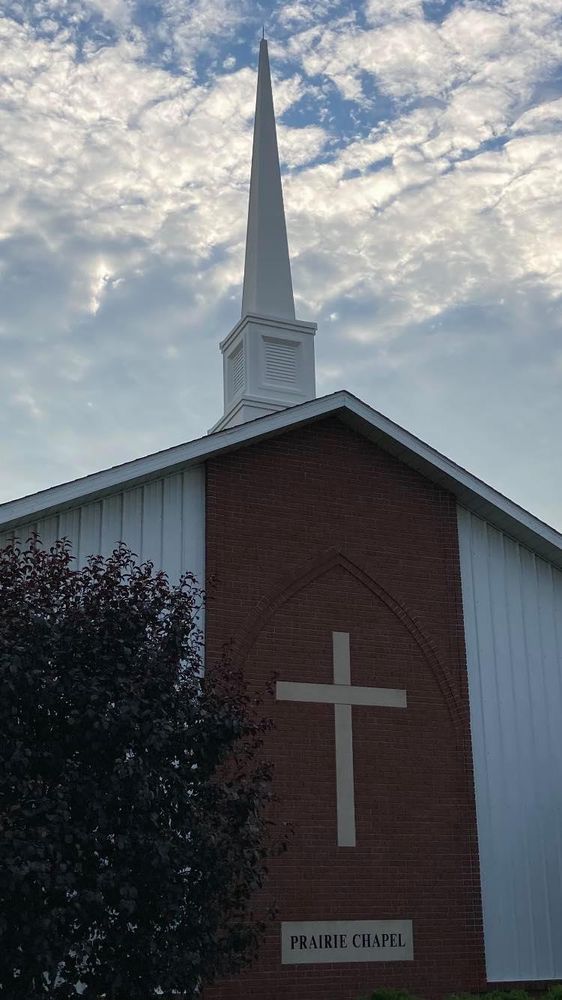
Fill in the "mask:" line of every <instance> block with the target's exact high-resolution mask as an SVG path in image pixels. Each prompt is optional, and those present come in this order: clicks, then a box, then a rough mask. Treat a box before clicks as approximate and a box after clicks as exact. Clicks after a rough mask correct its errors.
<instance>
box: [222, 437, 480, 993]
mask: <svg viewBox="0 0 562 1000" xmlns="http://www.w3.org/2000/svg"><path fill="white" fill-rule="evenodd" d="M207 566H208V573H209V575H210V576H211V577H216V584H215V586H214V591H213V597H212V600H211V602H210V605H209V608H208V615H207V644H208V656H209V658H210V660H211V661H212V658H213V656H214V655H215V654H217V653H218V652H219V650H220V649H221V647H222V644H223V643H224V642H226V641H229V640H230V639H234V642H235V648H236V650H237V653H238V655H239V656H240V657H241V658H242V660H243V662H244V667H245V672H246V676H247V678H248V680H249V681H250V682H251V683H252V684H256V685H257V686H258V687H259V688H263V686H264V684H265V682H266V681H267V680H269V679H271V677H272V676H273V675H274V674H277V675H278V677H279V679H280V680H286V681H309V682H318V683H332V681H333V666H332V639H331V636H332V632H333V631H344V632H349V633H350V635H351V679H352V683H353V684H356V685H366V686H376V687H389V688H405V689H406V690H407V693H408V708H407V709H406V710H404V711H397V710H393V709H388V708H381V707H354V708H353V710H352V711H353V733H354V761H355V798H356V817H357V847H356V848H339V847H338V846H337V840H336V779H335V748H334V709H333V707H332V706H330V705H317V704H304V703H303V704H301V703H292V702H278V703H276V702H275V701H274V700H273V699H270V700H269V701H268V703H267V705H266V711H267V712H268V714H271V715H272V716H273V718H274V720H275V724H276V728H275V731H274V732H273V733H272V735H271V738H270V741H269V746H268V755H269V756H270V757H271V758H272V759H273V761H274V764H275V789H276V792H277V795H278V796H279V803H278V805H277V806H276V810H277V814H278V818H279V819H280V820H286V821H288V822H289V823H291V824H292V825H293V827H294V831H295V832H294V836H293V838H292V839H291V842H290V847H289V850H288V852H287V853H286V854H285V855H283V856H282V857H281V858H279V859H277V860H275V861H273V862H272V864H271V866H270V880H269V884H268V889H267V895H268V899H272V900H275V902H276V904H277V907H278V911H279V916H278V920H277V921H276V922H275V923H274V924H273V925H272V926H271V928H270V932H269V934H268V936H267V939H266V941H265V943H264V946H263V948H262V951H261V954H260V958H259V960H258V961H257V963H256V964H255V965H254V966H253V967H252V968H251V969H249V970H247V971H246V972H244V973H243V974H242V975H240V976H239V977H237V978H236V979H235V980H233V981H231V982H228V983H222V984H219V985H217V986H215V987H213V988H212V989H209V990H207V991H206V1000H242V998H244V1000H252V998H255V1000H258V998H259V1000H321V998H322V1000H356V998H358V997H360V996H361V995H364V994H365V993H366V992H367V991H368V990H369V989H374V988H375V987H377V986H406V987H408V988H409V989H411V990H412V991H413V992H415V993H418V994H419V995H420V996H424V997H440V996H442V995H444V994H446V993H447V992H453V991H469V990H472V991H474V990H478V989H483V988H485V985H486V983H485V972H484V950H483V936H482V917H481V905H480V888H479V871H478V857H477V840H476V820H475V808H474V791H473V778H472V765H471V750H470V730H469V709H468V691H467V678H466V667H465V652H464V634H463V620H462V604H461V591H460V575H459V555H458V543H457V526H456V505H455V501H454V498H453V497H452V496H450V495H449V494H448V493H447V492H445V491H443V490H441V489H439V488H438V487H437V486H435V485H434V484H432V483H430V482H428V481H427V480H425V479H424V478H423V477H422V476H420V475H419V474H418V473H416V472H415V471H413V470H411V469H409V468H408V467H407V466H405V465H403V464H401V463H400V462H399V461H398V460H396V459H395V458H393V457H392V456H389V455H388V454H386V453H385V452H384V451H382V450H381V449H380V448H378V447H376V446H375V445H373V444H372V443H370V442H369V441H367V440H366V439H364V438H363V437H362V436H360V435H359V434H357V433H355V432H354V431H352V430H350V429H349V428H348V427H347V426H345V425H344V424H343V423H341V422H340V421H339V420H338V419H337V418H336V417H330V418H326V419H324V420H322V421H321V422H318V423H315V424H312V425H309V426H307V427H305V428H304V429H298V430H293V431H290V432H286V433H284V434H283V435H281V436H279V437H276V438H274V439H270V440H269V441H265V442H261V443H257V444H253V445H251V446H248V447H246V448H243V449H241V450H239V451H237V452H235V453H230V454H228V455H225V456H221V457H218V458H215V459H212V460H210V461H209V462H208V463H207ZM337 919H345V920H368V919H372V920H376V919H411V920H412V921H413V925H414V949H415V958H414V961H413V962H408V963H404V962H396V963H391V962H386V963H369V964H366V963H365V964H364V963H360V964H333V965H303V966H289V965H286V966H282V965H281V962H280V929H279V921H280V920H290V921H292V920H295V921H297V920H317V921H320V920H337Z"/></svg>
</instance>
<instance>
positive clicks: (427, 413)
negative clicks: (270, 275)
mask: <svg viewBox="0 0 562 1000" xmlns="http://www.w3.org/2000/svg"><path fill="white" fill-rule="evenodd" d="M262 23H264V24H265V27H266V33H267V36H268V38H269V40H270V41H269V50H270V60H271V66H272V74H273V88H274V100H275V106H276V112H277V117H278V133H279V147H280V156H281V160H282V172H283V184H284V193H285V206H286V213H287V227H288V234H289V246H290V251H291V257H292V268H293V284H294V288H295V299H296V311H297V316H298V318H299V319H302V320H312V321H315V322H317V323H318V334H317V337H316V357H317V392H318V395H324V394H327V393H331V392H334V391H336V390H338V389H347V390H349V391H350V392H352V393H354V394H355V395H357V396H359V397H360V398H361V399H363V400H364V401H365V402H367V403H368V404H370V405H371V406H373V407H374V408H375V409H377V410H379V411H381V412H382V413H384V414H385V415H386V416H388V417H390V418H391V419H392V420H395V421H396V422H397V423H398V424H400V425H401V426H403V427H405V428H406V429H407V430H409V431H411V432H412V433H414V434H416V435H417V436H418V437H420V438H422V439H423V440H424V441H426V442H428V443H429V444H430V445H432V446H433V447H435V448H437V449H438V450H439V451H441V452H443V453H444V454H445V455H447V456H448V457H450V458H452V459H453V460H454V461H456V462H457V463H458V464H460V465H462V466H464V467H465V468H467V469H469V470H470V471H471V472H473V473H474V474H475V475H477V476H479V477H480V478H481V479H483V480H485V481H486V482H488V483H489V484H490V485H492V486H494V487H495V488H497V489H499V490H501V491H502V492H503V493H505V494H506V495H507V496H509V497H511V498H512V499H513V500H515V501H516V502H518V503H519V504H521V505H522V506H523V507H525V508H527V509H529V510H531V511H532V512H533V513H535V514H536V515H537V516H539V517H541V518H543V519H544V520H546V521H548V522H550V523H551V524H552V525H553V526H555V527H557V528H558V529H559V530H562V463H561V460H560V459H561V447H560V437H561V429H562V235H561V234H562V202H561V191H562V0H494V2H487V3H485V2H482V3H481V2H479V0H469V2H457V0H427V2H423V0H354V2H349V0H294V2H289V3H283V2H274V0H264V2H261V3H259V2H258V3H256V0H251V2H250V0H157V2H150V0H0V206H1V210H0V359H1V364H0V431H1V433H0V501H1V502H3V501H7V500H10V499H13V498H15V497H18V496H22V495H25V494H28V493H32V492H35V491H36V490H39V489H44V488H46V487H49V486H51V485H54V484H57V483H60V482H65V481H68V480H70V479H74V478H76V477H79V476H82V475H86V474H88V473H90V472H94V471H97V470H99V469H103V468H107V467H108V466H111V465H115V464H117V463H120V462H124V461H128V460H130V459H134V458H137V457H140V456H142V455H146V454H148V453H150V452H154V451H157V450H160V449H162V448H166V447H170V446H173V445H176V444H179V443H181V442H183V441H189V440H191V439H193V438H196V437H200V436H202V435H204V434H205V433H206V432H207V430H208V429H209V428H210V427H211V426H212V425H213V424H214V423H215V422H216V420H217V419H218V418H219V417H220V416H221V414H222V367H221V356H220V352H219V348H218V344H219V341H220V340H221V339H223V338H224V336H225V335H226V334H227V333H228V332H229V330H230V329H231V328H232V326H234V324H235V323H236V322H237V320H238V318H239V315H240V304H241V282H242V268H243V258H244V238H245V227H246V212H247V199H248V184H249V170H250V157H251V142H252V124H253V113H254V102H255V87H256V67H257V51H258V45H259V38H260V36H261V28H262Z"/></svg>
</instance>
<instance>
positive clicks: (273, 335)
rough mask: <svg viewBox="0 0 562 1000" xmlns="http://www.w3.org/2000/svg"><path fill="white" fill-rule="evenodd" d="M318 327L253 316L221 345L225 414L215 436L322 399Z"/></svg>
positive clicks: (244, 318) (286, 320)
mask: <svg viewBox="0 0 562 1000" xmlns="http://www.w3.org/2000/svg"><path fill="white" fill-rule="evenodd" d="M315 333H316V323H302V322H300V321H299V320H288V319H277V318H276V317H273V316H258V315H256V314H247V315H246V316H244V317H243V318H242V319H241V320H240V322H239V323H237V324H236V326H235V327H234V329H233V330H232V331H231V332H230V333H229V335H228V337H226V339H225V340H223V342H222V344H221V345H220V348H221V351H222V356H223V373H224V416H223V417H222V418H221V419H220V420H219V421H218V423H217V424H215V426H214V427H213V428H212V430H211V431H210V432H209V433H213V432H214V431H219V430H224V429H225V428H226V427H234V426H236V425H237V424H242V423H246V421H247V420H255V419H256V418H257V417H264V416H266V415H267V414H268V413H276V412H277V411H278V410H284V409H287V408H288V407H289V406H296V405H297V404H298V403H305V402H307V400H309V399H314V398H315V397H316V384H315V374H314V335H315Z"/></svg>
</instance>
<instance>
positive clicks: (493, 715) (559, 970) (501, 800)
mask: <svg viewBox="0 0 562 1000" xmlns="http://www.w3.org/2000/svg"><path fill="white" fill-rule="evenodd" d="M459 540H460V554H461V575H462V588H463V603H464V616H465V631H466V644H467V659H468V676H469V688H470V708H471V725H472V741H473V754H474V770H475V784H476V808H477V816H478V837H479V848H480V866H481V879H482V895H483V906H484V932H485V941H486V965H487V971H488V978H489V979H490V980H492V981H501V980H531V981H532V980H540V979H558V978H560V977H561V976H562V573H560V572H559V571H558V570H557V569H555V568H554V567H552V566H551V565H550V563H548V562H545V561H544V560H543V559H541V558H539V557H538V556H535V555H534V554H533V553H532V552H530V551H529V550H527V549H526V548H524V547H523V546H521V545H519V544H518V543H517V542H514V541H513V540H512V539H511V538H509V537H508V536H506V535H504V534H503V533H502V532H501V531H498V530H497V529H495V528H493V527H492V526H491V525H489V524H487V523H486V522H485V521H482V520H481V519H480V518H478V517H476V516H475V515H473V514H470V513H469V512H468V511H466V510H464V509H462V508H459Z"/></svg>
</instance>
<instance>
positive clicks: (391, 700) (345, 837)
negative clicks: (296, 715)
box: [276, 632, 406, 847]
mask: <svg viewBox="0 0 562 1000" xmlns="http://www.w3.org/2000/svg"><path fill="white" fill-rule="evenodd" d="M332 640H333V650H334V683H333V684H300V683H298V682H293V681H277V691H276V693H277V700H278V701H313V702H317V703H318V702H320V703H322V704H323V705H333V706H334V715H335V723H336V796H337V810H338V847H355V842H356V838H355V787H354V774H353V730H352V725H351V706H352V705H379V706H382V707H384V708H406V692H405V691H400V690H394V689H393V688H375V687H352V685H351V666H350V657H349V632H332Z"/></svg>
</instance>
